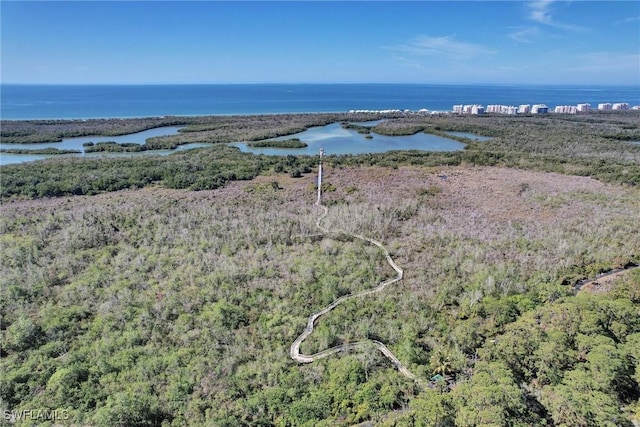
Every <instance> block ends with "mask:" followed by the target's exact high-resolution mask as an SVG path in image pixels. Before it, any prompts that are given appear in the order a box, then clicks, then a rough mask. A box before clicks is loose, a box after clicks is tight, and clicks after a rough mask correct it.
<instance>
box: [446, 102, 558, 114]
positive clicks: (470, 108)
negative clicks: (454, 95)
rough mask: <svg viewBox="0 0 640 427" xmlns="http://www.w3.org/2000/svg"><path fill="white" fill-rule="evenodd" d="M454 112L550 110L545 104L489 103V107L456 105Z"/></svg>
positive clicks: (532, 112)
mask: <svg viewBox="0 0 640 427" xmlns="http://www.w3.org/2000/svg"><path fill="white" fill-rule="evenodd" d="M452 111H453V113H454V114H484V113H495V114H510V115H516V114H546V113H548V112H549V107H547V106H546V105H544V104H534V105H530V104H522V105H520V106H518V107H516V106H515V105H497V104H496V105H487V108H485V107H483V106H482V105H477V104H474V105H454V106H453V110H452Z"/></svg>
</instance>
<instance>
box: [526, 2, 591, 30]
mask: <svg viewBox="0 0 640 427" xmlns="http://www.w3.org/2000/svg"><path fill="white" fill-rule="evenodd" d="M554 3H557V1H556V0H535V1H532V2H529V3H527V7H528V10H529V16H528V18H529V19H530V20H531V21H533V22H537V23H538V24H542V25H546V26H548V27H553V28H559V29H562V30H568V31H584V30H585V28H583V27H580V26H579V25H573V24H569V23H566V22H560V21H558V20H557V19H556V18H555V17H554V16H553V10H552V6H553V4H554Z"/></svg>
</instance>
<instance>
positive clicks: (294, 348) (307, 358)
mask: <svg viewBox="0 0 640 427" xmlns="http://www.w3.org/2000/svg"><path fill="white" fill-rule="evenodd" d="M318 175H319V176H318V183H319V186H318V188H319V190H318V200H317V201H316V206H318V207H319V208H320V209H322V214H321V215H320V216H319V217H318V219H317V220H316V226H317V227H318V228H319V229H320V230H322V232H323V234H327V233H329V232H330V231H329V229H327V228H326V227H324V226H322V224H321V222H322V220H323V219H324V218H325V217H326V216H327V215H328V213H329V209H328V208H327V207H326V206H324V205H323V204H322V200H321V192H320V188H321V183H322V165H321V166H320V168H319V170H318ZM333 232H338V233H344V234H347V235H349V236H352V237H355V238H357V239H360V240H364V241H366V242H369V243H371V244H373V245H376V246H377V247H379V248H380V249H381V250H382V251H383V252H384V255H385V258H386V259H387V262H388V263H389V265H390V266H391V268H393V269H394V270H395V272H396V276H395V277H394V278H391V279H388V280H385V281H383V282H381V283H380V284H378V286H376V287H375V288H371V289H367V290H365V291H362V292H358V293H355V294H349V295H344V296H342V297H340V298H338V299H337V300H335V301H334V302H332V303H331V304H329V305H328V306H326V307H324V308H323V309H321V310H319V311H317V312H315V313H313V314H311V315H310V316H309V318H308V320H307V326H306V327H305V328H304V331H303V332H302V333H301V334H300V335H299V336H298V338H296V340H295V341H294V342H293V344H291V348H290V349H289V356H290V357H291V358H292V359H293V360H295V361H296V362H300V363H311V362H315V361H316V360H319V359H322V358H325V357H328V356H331V355H333V354H336V353H339V352H342V351H349V350H353V349H355V348H357V347H361V346H363V345H366V344H368V343H371V344H373V345H374V346H375V347H376V348H377V349H378V350H380V352H381V353H382V354H384V355H385V357H387V359H389V360H390V361H391V363H393V366H395V367H396V369H398V371H400V373H402V374H403V375H404V376H405V377H407V378H409V379H411V380H417V378H416V376H415V375H414V374H412V373H411V372H410V371H409V370H408V369H407V367H406V366H404V365H403V364H402V362H400V360H399V359H398V358H397V357H396V356H395V355H394V354H393V353H392V352H391V350H389V348H388V347H387V346H385V345H384V344H383V343H381V342H380V341H376V340H366V341H358V342H354V343H347V344H342V345H339V346H336V347H332V348H328V349H326V350H322V351H319V352H318V353H315V354H309V355H306V354H301V353H300V345H301V344H302V343H303V342H304V340H306V339H307V337H309V335H311V334H312V333H313V329H314V327H315V323H316V321H317V320H318V319H319V318H320V317H322V316H324V315H325V314H327V313H329V312H330V311H331V310H333V309H334V308H336V307H337V306H338V305H340V304H342V303H343V302H345V301H348V300H350V299H354V298H362V297H365V296H367V295H371V294H374V293H377V292H381V291H382V290H384V289H385V288H386V287H387V286H389V285H392V284H394V283H396V282H399V281H400V280H402V277H403V276H404V271H403V270H402V269H401V268H400V267H398V265H397V264H396V263H395V261H394V260H393V258H392V257H391V255H390V254H389V251H387V249H386V248H385V247H384V245H383V244H382V243H380V242H379V241H377V240H374V239H371V238H369V237H365V236H363V235H361V234H352V233H348V232H346V231H344V230H333Z"/></svg>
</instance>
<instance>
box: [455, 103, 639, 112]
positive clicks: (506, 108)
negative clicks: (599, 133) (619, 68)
mask: <svg viewBox="0 0 640 427" xmlns="http://www.w3.org/2000/svg"><path fill="white" fill-rule="evenodd" d="M629 109H630V108H629V104H628V103H627V102H618V103H615V104H611V103H603V104H598V110H600V111H609V110H629ZM631 109H633V110H640V106H635V107H633V108H631ZM589 111H591V104H578V105H558V106H557V107H555V108H554V109H553V112H554V113H559V114H578V113H588V112H589ZM452 112H453V113H454V114H484V113H494V114H509V115H516V114H546V113H548V112H549V107H547V106H546V105H544V104H534V105H530V104H523V105H520V106H518V107H516V106H514V105H487V107H486V108H485V107H484V106H482V105H477V104H474V105H462V104H460V105H454V106H453V110H452Z"/></svg>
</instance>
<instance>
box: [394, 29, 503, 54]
mask: <svg viewBox="0 0 640 427" xmlns="http://www.w3.org/2000/svg"><path fill="white" fill-rule="evenodd" d="M387 49H391V50H393V51H395V52H396V53H397V54H399V55H403V56H407V55H408V56H411V57H425V56H437V57H441V58H448V59H453V60H465V59H470V58H474V57H477V56H482V55H493V54H495V53H497V52H496V51H495V50H492V49H489V48H487V47H485V46H482V45H479V44H475V43H468V42H463V41H457V40H455V37H454V36H452V35H451V36H441V37H431V36H426V35H420V36H418V37H416V38H415V39H414V40H412V41H410V42H408V43H404V44H400V45H396V46H391V47H387Z"/></svg>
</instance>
